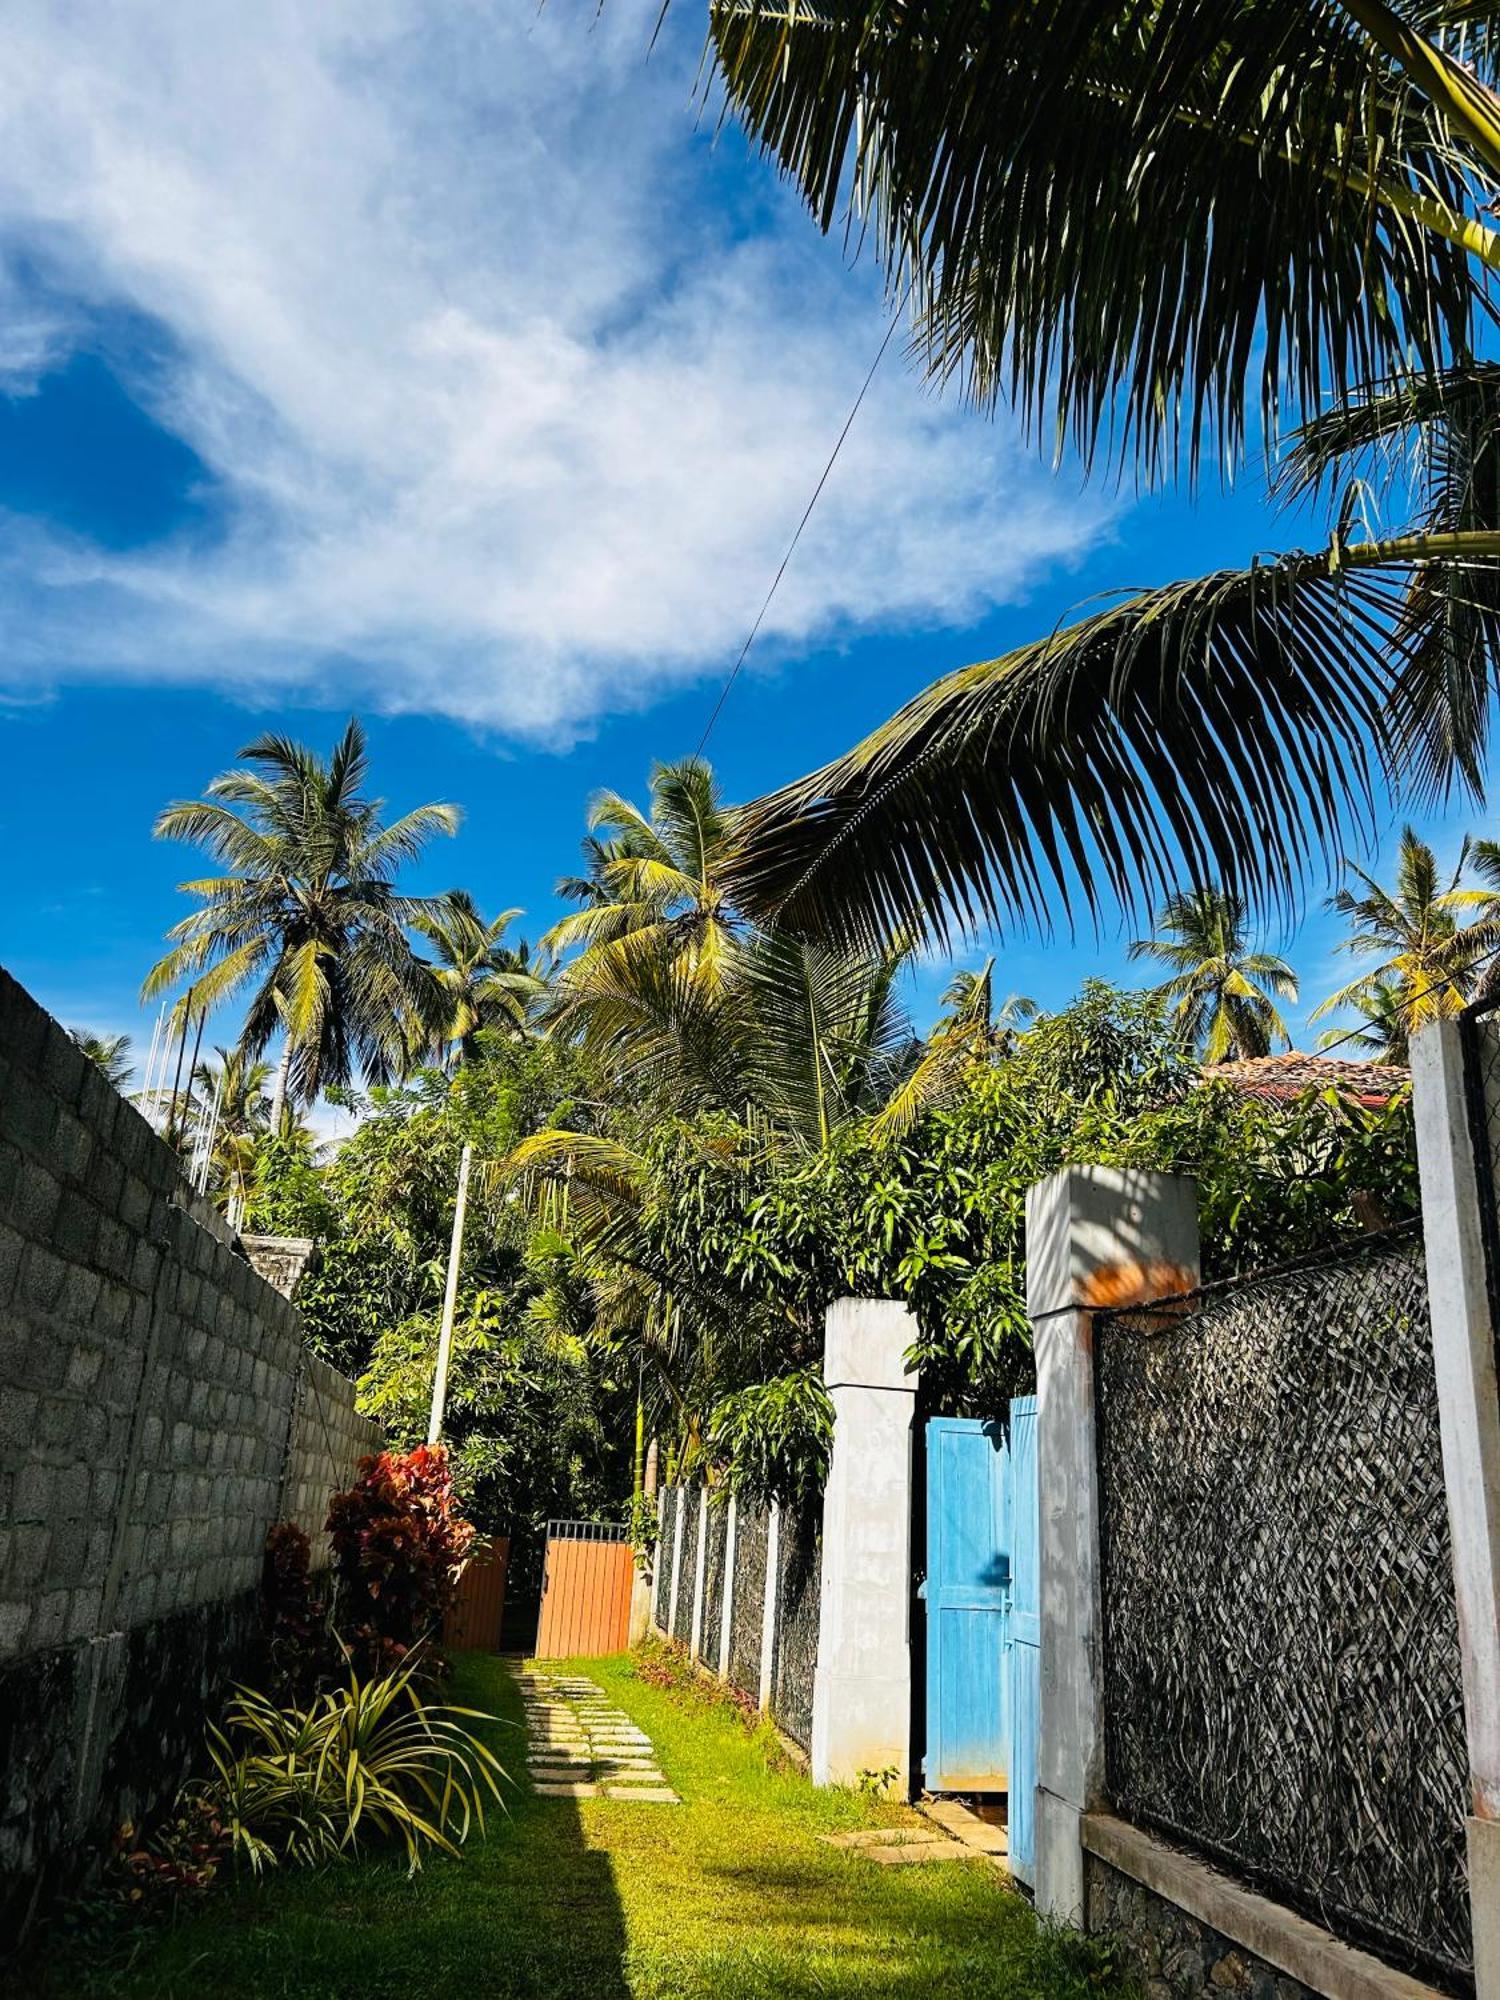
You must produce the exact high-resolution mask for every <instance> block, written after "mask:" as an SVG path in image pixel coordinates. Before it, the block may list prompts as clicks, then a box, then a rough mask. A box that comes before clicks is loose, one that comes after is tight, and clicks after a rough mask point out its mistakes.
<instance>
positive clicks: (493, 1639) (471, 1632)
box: [443, 1535, 510, 1653]
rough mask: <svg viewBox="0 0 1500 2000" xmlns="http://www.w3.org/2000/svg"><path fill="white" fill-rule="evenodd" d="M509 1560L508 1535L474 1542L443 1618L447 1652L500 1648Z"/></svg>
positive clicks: (487, 1651)
mask: <svg viewBox="0 0 1500 2000" xmlns="http://www.w3.org/2000/svg"><path fill="white" fill-rule="evenodd" d="M509 1561H510V1537H509V1536H508V1535H493V1536H491V1537H490V1539H489V1540H488V1541H483V1540H481V1541H478V1542H476V1543H475V1544H474V1553H473V1554H472V1555H471V1556H470V1557H469V1560H468V1562H467V1563H466V1564H465V1565H464V1573H463V1575H462V1576H461V1577H460V1578H459V1579H458V1589H457V1591H456V1592H455V1593H454V1598H453V1602H452V1604H451V1605H450V1606H449V1607H448V1615H447V1617H446V1618H444V1620H443V1644H444V1645H445V1646H446V1647H447V1648H448V1650H449V1652H452V1653H466V1652H482V1653H498V1652H499V1650H500V1621H501V1620H502V1619H503V1618H504V1616H505V1571H506V1567H507V1565H508V1564H509Z"/></svg>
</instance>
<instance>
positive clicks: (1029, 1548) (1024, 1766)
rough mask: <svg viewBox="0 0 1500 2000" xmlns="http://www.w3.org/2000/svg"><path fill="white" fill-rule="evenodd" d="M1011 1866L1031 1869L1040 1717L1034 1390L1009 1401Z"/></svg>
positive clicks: (1023, 1871)
mask: <svg viewBox="0 0 1500 2000" xmlns="http://www.w3.org/2000/svg"><path fill="white" fill-rule="evenodd" d="M1008 1457H1009V1461H1010V1462H1009V1466H1008V1468H1007V1469H1008V1472H1009V1476H1010V1506H1009V1517H1010V1653H1009V1655H1008V1657H1007V1661H1006V1669H1007V1677H1008V1680H1009V1683H1010V1688H1009V1701H1008V1704H1007V1708H1008V1713H1009V1715H1010V1800H1009V1805H1008V1817H1009V1821H1010V1872H1011V1873H1012V1875H1015V1876H1017V1877H1018V1878H1019V1879H1020V1880H1021V1881H1022V1882H1033V1881H1034V1880H1035V1876H1036V1767H1037V1739H1038V1736H1039V1733H1040V1729H1041V1720H1042V1548H1041V1522H1040V1520H1039V1518H1038V1513H1039V1494H1038V1487H1037V1455H1036V1397H1035V1396H1017V1397H1015V1398H1014V1399H1013V1400H1012V1402H1011V1406H1010V1448H1009V1452H1008Z"/></svg>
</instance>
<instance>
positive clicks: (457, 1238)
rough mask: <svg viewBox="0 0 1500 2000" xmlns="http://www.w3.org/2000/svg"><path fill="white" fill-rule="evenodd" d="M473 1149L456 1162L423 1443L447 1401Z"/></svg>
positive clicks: (439, 1424)
mask: <svg viewBox="0 0 1500 2000" xmlns="http://www.w3.org/2000/svg"><path fill="white" fill-rule="evenodd" d="M473 1159H474V1148H473V1147H472V1146H465V1147H464V1149H463V1153H462V1155H461V1156H460V1158H459V1162H458V1199H457V1200H456V1201H455V1202H454V1204H453V1241H452V1243H451V1244H450V1246H449V1249H448V1285H447V1289H446V1290H445V1291H444V1293H443V1328H442V1332H441V1333H439V1335H438V1351H437V1371H436V1373H435V1374H434V1375H433V1378H432V1415H431V1417H430V1418H429V1419H428V1423H427V1442H428V1443H429V1444H436V1443H437V1441H438V1439H439V1438H440V1437H441V1436H442V1432H443V1406H444V1404H445V1403H446V1402H447V1400H448V1357H449V1355H450V1354H451V1353H452V1351H453V1313H454V1309H455V1307H456V1306H457V1304H458V1263H459V1259H460V1257H461V1256H462V1255H463V1248H464V1215H465V1213H466V1211H467V1209H468V1206H469V1168H470V1166H471V1165H472V1164H473Z"/></svg>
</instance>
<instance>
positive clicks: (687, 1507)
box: [669, 1486, 698, 1646]
mask: <svg viewBox="0 0 1500 2000" xmlns="http://www.w3.org/2000/svg"><path fill="white" fill-rule="evenodd" d="M682 1500H683V1506H682V1561H681V1563H680V1565H679V1568H678V1575H677V1605H676V1610H675V1612H674V1615H673V1618H672V1630H671V1633H670V1634H669V1637H671V1638H673V1639H675V1640H676V1641H677V1642H678V1644H679V1645H681V1646H686V1645H687V1644H688V1643H689V1641H690V1640H691V1638H692V1636H693V1580H694V1578H695V1577H696V1575H697V1573H698V1489H697V1487H696V1486H689V1487H688V1488H687V1489H686V1491H685V1492H684V1494H683V1496H682Z"/></svg>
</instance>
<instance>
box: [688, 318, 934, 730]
mask: <svg viewBox="0 0 1500 2000" xmlns="http://www.w3.org/2000/svg"><path fill="white" fill-rule="evenodd" d="M908 297H910V287H908V288H907V291H906V292H905V293H903V295H902V298H901V303H900V304H899V305H898V306H897V308H896V310H895V313H894V314H893V316H892V318H891V323H890V325H889V326H888V327H887V328H886V330H885V337H884V339H883V340H882V341H881V343H880V345H879V347H878V348H877V349H876V350H875V359H874V360H873V361H872V362H871V363H870V366H869V371H868V372H867V374H866V376H865V379H864V381H863V382H861V383H860V385H859V394H858V395H857V396H856V397H855V399H854V402H853V405H852V407H851V408H850V411H849V414H848V416H847V417H845V419H844V428H843V429H842V430H841V431H840V432H839V434H838V437H837V439H836V440H835V442H834V447H833V450H832V451H831V452H830V453H829V454H828V463H827V464H826V465H825V466H824V467H823V471H822V473H821V475H820V477H819V479H818V483H817V485H816V486H815V487H814V488H813V493H812V498H811V499H810V500H809V501H808V503H807V505H806V507H804V508H803V510H802V519H801V520H800V521H799V522H798V523H797V532H796V533H795V534H794V535H793V536H792V539H791V540H790V541H789V542H788V543H787V545H786V554H785V555H784V556H783V557H782V558H781V563H780V566H779V567H778V569H777V571H776V574H775V576H773V577H772V579H771V588H770V589H769V590H768V591H767V592H766V598H765V602H764V603H763V604H762V605H761V607H760V610H759V611H758V612H757V613H756V618H755V623H754V624H753V625H752V626H751V627H750V632H749V635H748V637H747V638H746V640H745V643H744V645H743V646H741V648H740V653H739V658H738V659H737V660H736V661H735V663H734V665H733V667H731V668H730V670H729V678H728V679H727V680H726V681H725V683H724V685H723V687H721V688H720V689H719V698H718V700H717V701H716V702H715V703H714V706H713V713H712V715H710V716H709V718H708V721H707V723H706V724H705V726H704V730H703V734H702V736H701V737H700V738H699V739H698V750H697V755H698V756H700V757H701V756H702V755H703V752H704V750H705V749H706V748H707V745H708V739H709V737H710V736H711V735H712V734H713V728H714V724H715V723H716V722H717V721H718V719H719V715H720V712H721V711H722V709H723V707H724V704H725V702H726V701H727V700H728V699H729V691H730V689H731V688H732V687H733V686H734V684H735V682H736V681H737V680H738V679H739V677H740V668H741V667H743V666H744V664H745V662H746V660H747V659H748V658H749V657H750V648H751V647H752V646H753V645H754V644H755V640H756V636H757V634H758V633H759V631H760V628H761V626H762V625H763V624H764V623H765V619H766V613H767V612H768V611H769V610H770V608H771V600H772V598H773V597H774V596H775V595H776V592H777V590H778V589H779V588H780V585H781V579H782V578H783V577H784V576H785V575H786V570H787V564H788V563H789V562H790V561H791V559H792V557H793V555H794V554H795V553H796V549H797V544H798V542H800V541H801V539H802V530H803V529H804V528H805V527H806V526H807V524H808V522H809V521H810V520H811V519H812V511H813V509H814V507H816V506H817V504H818V500H819V497H820V496H821V494H822V491H823V488H824V487H825V486H826V485H827V484H828V476H829V474H830V473H831V472H832V471H833V468H834V466H835V465H836V464H837V463H838V456H839V453H840V452H841V451H842V450H843V448H844V439H845V438H846V437H848V435H849V432H850V430H851V429H852V427H853V424H854V419H855V418H856V417H857V416H858V415H859V410H860V405H861V404H862V403H863V402H864V400H865V395H866V393H867V391H868V390H869V387H870V384H871V383H872V382H873V381H874V380H875V371H876V370H877V369H878V368H879V366H880V364H881V362H882V361H883V360H884V359H885V350H886V349H887V348H888V347H889V346H890V344H891V335H892V334H893V333H894V332H895V331H896V328H897V327H898V326H899V325H900V323H901V315H902V313H903V312H904V311H905V310H906V301H907V298H908Z"/></svg>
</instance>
